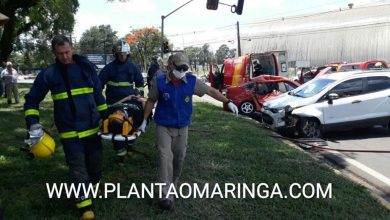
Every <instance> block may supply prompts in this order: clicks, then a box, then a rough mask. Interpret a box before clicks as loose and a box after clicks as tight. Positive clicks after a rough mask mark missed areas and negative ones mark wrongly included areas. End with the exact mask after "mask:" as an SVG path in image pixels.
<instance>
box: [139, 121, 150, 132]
mask: <svg viewBox="0 0 390 220" xmlns="http://www.w3.org/2000/svg"><path fill="white" fill-rule="evenodd" d="M147 124H148V121H147V120H146V119H144V120H143V121H142V124H141V126H139V128H138V130H139V131H141V132H142V133H145V129H146V125H147Z"/></svg>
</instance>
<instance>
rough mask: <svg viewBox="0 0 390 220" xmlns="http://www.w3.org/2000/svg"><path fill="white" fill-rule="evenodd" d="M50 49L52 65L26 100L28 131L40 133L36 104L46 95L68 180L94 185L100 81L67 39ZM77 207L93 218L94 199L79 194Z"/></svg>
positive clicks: (101, 102) (99, 150)
mask: <svg viewBox="0 0 390 220" xmlns="http://www.w3.org/2000/svg"><path fill="white" fill-rule="evenodd" d="M52 50H53V53H54V55H55V56H56V62H55V63H54V64H52V65H50V66H49V67H48V68H47V69H45V70H42V71H41V72H40V73H39V74H38V76H37V78H36V79H35V81H34V84H33V86H32V88H31V90H30V92H29V93H28V94H26V96H25V100H26V103H25V105H24V111H25V117H26V123H27V127H28V129H29V130H30V132H32V131H36V130H39V129H42V127H41V125H40V124H39V103H40V102H41V101H42V100H43V99H44V98H45V96H46V94H47V93H48V92H49V91H50V92H51V97H52V99H53V102H54V120H55V124H56V126H57V129H58V131H59V134H60V138H61V143H62V145H63V149H64V152H65V158H66V162H67V164H68V166H69V171H70V178H71V182H72V183H74V184H97V183H98V182H99V181H100V179H101V169H102V144H101V141H100V138H99V137H98V135H97V132H98V129H99V121H100V118H101V116H102V115H104V114H105V111H106V110H107V104H106V102H105V99H104V96H103V95H102V88H101V84H100V82H99V78H98V76H97V73H96V71H95V69H94V67H93V65H92V64H91V63H90V62H89V61H88V60H87V59H86V58H84V57H81V56H79V55H76V54H75V55H73V48H72V45H71V42H70V41H69V39H68V38H67V37H65V36H62V35H58V36H55V37H54V38H53V40H52ZM35 133H36V132H35ZM86 187H88V185H86ZM76 206H77V208H78V209H79V210H80V214H81V219H94V218H95V215H94V213H93V211H92V209H91V208H92V200H91V199H90V198H86V196H85V195H84V194H83V193H81V195H79V197H78V198H76Z"/></svg>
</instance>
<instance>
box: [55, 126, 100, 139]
mask: <svg viewBox="0 0 390 220" xmlns="http://www.w3.org/2000/svg"><path fill="white" fill-rule="evenodd" d="M98 131H99V127H97V128H92V129H89V130H86V131H81V132H77V131H68V132H62V133H60V138H62V139H66V138H75V137H79V138H84V137H88V136H91V135H94V134H96V133H97V132H98Z"/></svg>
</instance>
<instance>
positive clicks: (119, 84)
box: [107, 81, 133, 87]
mask: <svg viewBox="0 0 390 220" xmlns="http://www.w3.org/2000/svg"><path fill="white" fill-rule="evenodd" d="M107 84H108V85H110V86H118V87H120V86H133V83H130V82H113V81H108V82H107Z"/></svg>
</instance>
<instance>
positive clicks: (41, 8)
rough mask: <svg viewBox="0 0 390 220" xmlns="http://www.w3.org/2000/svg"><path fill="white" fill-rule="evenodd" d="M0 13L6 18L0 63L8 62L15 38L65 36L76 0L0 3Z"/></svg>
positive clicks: (73, 21)
mask: <svg viewBox="0 0 390 220" xmlns="http://www.w3.org/2000/svg"><path fill="white" fill-rule="evenodd" d="M0 7H1V12H2V13H3V14H5V15H6V16H8V17H9V21H8V22H7V23H6V24H5V25H4V30H3V34H2V36H1V39H0V61H5V60H7V59H8V57H9V55H10V54H11V52H12V51H13V45H14V44H15V43H16V41H17V38H18V37H19V36H20V35H21V34H23V33H28V34H29V35H31V37H32V38H35V39H38V38H37V37H38V36H39V35H41V34H42V32H43V33H49V34H48V37H49V39H50V38H51V37H52V36H53V35H54V34H60V33H62V34H69V33H71V32H72V31H73V26H74V23H75V19H74V13H76V11H77V8H78V7H79V2H78V0H1V1H0Z"/></svg>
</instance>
